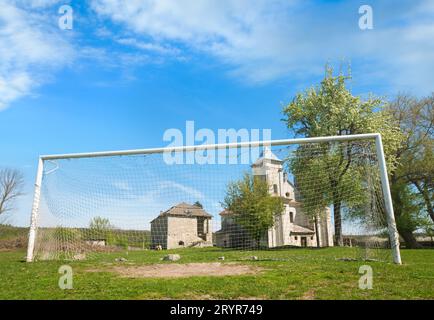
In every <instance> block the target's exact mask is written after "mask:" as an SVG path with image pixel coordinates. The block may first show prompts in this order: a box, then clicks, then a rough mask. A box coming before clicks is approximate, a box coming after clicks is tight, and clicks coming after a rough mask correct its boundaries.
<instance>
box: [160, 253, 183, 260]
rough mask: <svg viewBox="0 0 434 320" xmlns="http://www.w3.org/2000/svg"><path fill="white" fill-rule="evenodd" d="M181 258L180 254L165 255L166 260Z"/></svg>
mask: <svg viewBox="0 0 434 320" xmlns="http://www.w3.org/2000/svg"><path fill="white" fill-rule="evenodd" d="M179 259H181V256H180V255H179V254H168V255H165V256H164V257H163V260H164V261H178V260H179Z"/></svg>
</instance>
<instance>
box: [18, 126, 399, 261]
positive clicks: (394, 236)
mask: <svg viewBox="0 0 434 320" xmlns="http://www.w3.org/2000/svg"><path fill="white" fill-rule="evenodd" d="M369 139H373V140H375V146H376V154H377V159H378V164H379V169H380V179H381V187H382V191H383V195H384V202H385V203H384V204H385V209H386V214H387V227H388V232H389V236H390V241H391V247H392V255H393V262H394V263H396V264H401V263H402V262H401V254H400V249H399V236H398V231H397V228H396V222H395V215H394V212H393V205H392V197H391V194H390V186H389V179H388V177H387V167H386V160H385V157H384V150H383V143H382V140H381V135H380V134H379V133H368V134H356V135H342V136H328V137H315V138H298V139H282V140H268V141H248V142H236V143H223V144H209V145H193V146H180V147H165V148H153V149H136V150H123V151H106V152H90V153H72V154H58V155H44V156H40V157H39V162H38V170H37V174H36V183H35V191H34V198H33V206H32V212H31V218H30V230H29V241H28V247H27V258H26V260H27V262H32V261H33V258H34V248H35V239H36V231H37V226H38V223H37V222H38V213H39V203H40V195H41V185H42V177H43V173H44V162H45V161H50V160H60V159H77V158H96V157H109V156H128V155H144V154H154V153H163V152H191V151H199V150H211V149H213V150H216V149H225V148H247V147H263V146H281V145H294V144H307V143H320V142H333V141H350V140H369Z"/></svg>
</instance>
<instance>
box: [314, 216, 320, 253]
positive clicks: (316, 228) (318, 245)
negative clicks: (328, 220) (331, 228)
mask: <svg viewBox="0 0 434 320" xmlns="http://www.w3.org/2000/svg"><path fill="white" fill-rule="evenodd" d="M315 235H316V247H317V248H320V247H321V245H320V243H319V231H318V217H317V216H315Z"/></svg>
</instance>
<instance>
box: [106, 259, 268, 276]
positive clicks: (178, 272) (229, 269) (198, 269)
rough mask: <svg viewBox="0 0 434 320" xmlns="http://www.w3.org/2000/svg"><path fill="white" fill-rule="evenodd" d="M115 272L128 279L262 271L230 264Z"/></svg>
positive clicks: (162, 266)
mask: <svg viewBox="0 0 434 320" xmlns="http://www.w3.org/2000/svg"><path fill="white" fill-rule="evenodd" d="M113 270H114V271H115V272H117V273H118V274H120V275H121V276H122V277H129V278H182V277H197V276H213V277H219V276H238V275H246V274H256V273H258V272H260V271H261V270H262V269H261V268H258V267H253V266H248V265H241V264H232V263H220V262H214V263H186V264H178V263H170V264H153V265H146V266H137V267H128V266H116V267H114V268H113Z"/></svg>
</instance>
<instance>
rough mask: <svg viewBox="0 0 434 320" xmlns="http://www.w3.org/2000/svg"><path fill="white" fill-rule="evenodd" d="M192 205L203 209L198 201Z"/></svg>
mask: <svg viewBox="0 0 434 320" xmlns="http://www.w3.org/2000/svg"><path fill="white" fill-rule="evenodd" d="M193 205H194V206H196V207H199V208H201V209H203V205H202V203H200V202H199V201H196V202H195V203H193Z"/></svg>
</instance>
